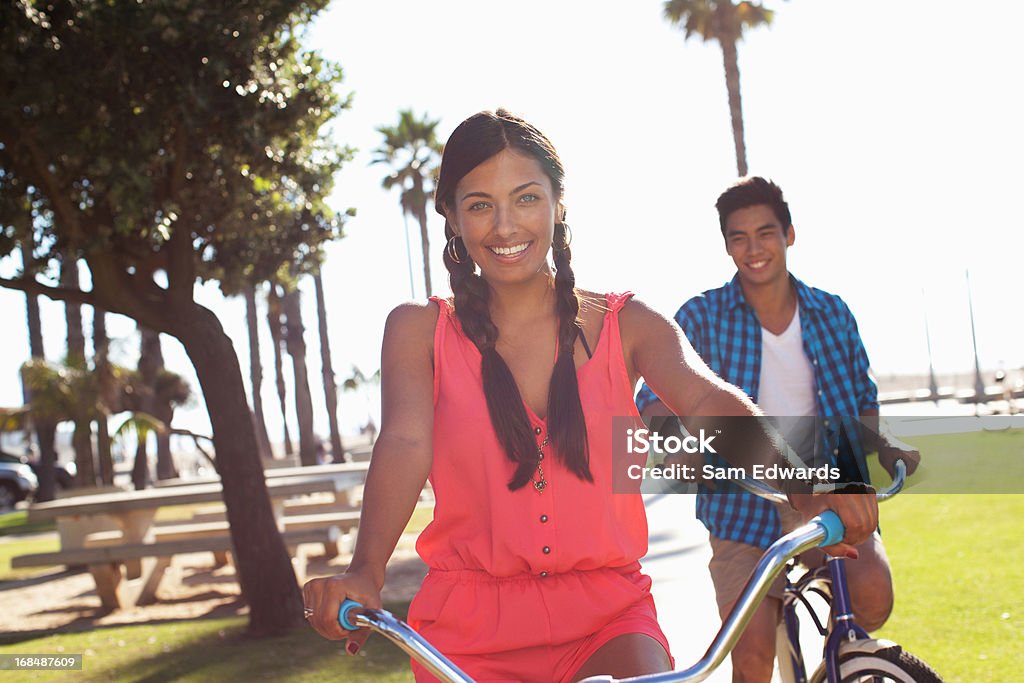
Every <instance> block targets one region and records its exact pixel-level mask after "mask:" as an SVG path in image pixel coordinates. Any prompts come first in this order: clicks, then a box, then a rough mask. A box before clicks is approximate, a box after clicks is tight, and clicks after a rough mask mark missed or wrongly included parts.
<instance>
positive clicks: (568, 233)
mask: <svg viewBox="0 0 1024 683" xmlns="http://www.w3.org/2000/svg"><path fill="white" fill-rule="evenodd" d="M555 225H561V226H562V245H561V246H560V247H558V249H568V248H569V245H571V244H572V228H570V227H569V224H568V223H566V222H565V221H562V222H561V223H556V224H555Z"/></svg>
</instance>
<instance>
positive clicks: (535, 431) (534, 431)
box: [533, 427, 541, 436]
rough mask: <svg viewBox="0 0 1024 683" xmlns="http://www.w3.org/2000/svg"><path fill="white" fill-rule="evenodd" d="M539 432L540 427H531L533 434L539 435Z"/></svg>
mask: <svg viewBox="0 0 1024 683" xmlns="http://www.w3.org/2000/svg"><path fill="white" fill-rule="evenodd" d="M540 432H541V429H540V427H534V428H533V433H534V434H537V435H538V436H539V435H540Z"/></svg>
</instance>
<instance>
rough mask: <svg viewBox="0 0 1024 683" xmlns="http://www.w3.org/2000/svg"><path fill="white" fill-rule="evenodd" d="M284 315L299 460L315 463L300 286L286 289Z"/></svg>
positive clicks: (314, 440)
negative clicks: (290, 366)
mask: <svg viewBox="0 0 1024 683" xmlns="http://www.w3.org/2000/svg"><path fill="white" fill-rule="evenodd" d="M283 304H284V317H285V345H286V348H287V349H288V355H289V356H291V359H292V371H293V372H294V374H295V414H296V417H297V418H298V422H299V462H300V463H302V464H303V465H315V464H317V462H316V453H317V446H318V443H317V441H318V440H317V437H316V434H315V433H314V431H313V397H312V396H311V395H310V392H309V372H308V371H307V369H306V342H305V340H303V338H302V335H303V332H304V331H305V330H304V328H303V325H302V299H301V294H300V293H299V288H298V287H296V288H295V289H293V290H292V291H290V292H286V293H285V295H284V299H283Z"/></svg>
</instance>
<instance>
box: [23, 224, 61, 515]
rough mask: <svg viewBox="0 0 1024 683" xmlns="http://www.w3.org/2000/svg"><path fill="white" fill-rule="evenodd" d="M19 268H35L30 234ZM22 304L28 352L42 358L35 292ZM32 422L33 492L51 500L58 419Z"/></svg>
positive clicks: (25, 386)
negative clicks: (35, 462)
mask: <svg viewBox="0 0 1024 683" xmlns="http://www.w3.org/2000/svg"><path fill="white" fill-rule="evenodd" d="M21 257H22V264H23V265H22V271H23V272H24V273H25V274H26V275H27V274H29V273H31V272H32V271H33V269H34V268H35V258H34V254H33V244H32V238H31V237H28V238H26V239H25V240H23V241H22V243H21ZM25 306H26V313H27V318H28V346H29V355H30V356H31V357H32V358H33V359H34V360H36V361H42V360H43V358H44V355H45V354H44V353H43V322H42V318H41V316H40V314H39V299H38V298H37V297H36V295H35V294H29V293H28V292H26V293H25ZM22 386H23V390H24V396H25V405H31V404H32V402H33V401H32V398H33V397H32V389H31V387H30V386H29V383H28V382H27V381H26V379H25V377H24V375H23V376H22ZM32 426H33V427H34V428H35V432H36V440H37V441H38V442H39V490H38V491H37V492H36V500H37V501H38V502H46V501H48V500H53V499H54V496H55V495H56V490H57V489H56V487H57V478H56V477H57V471H56V467H57V449H56V446H55V444H54V441H55V439H54V436H55V434H56V430H57V423H56V422H53V421H51V420H47V419H43V418H42V417H40V416H36V415H32Z"/></svg>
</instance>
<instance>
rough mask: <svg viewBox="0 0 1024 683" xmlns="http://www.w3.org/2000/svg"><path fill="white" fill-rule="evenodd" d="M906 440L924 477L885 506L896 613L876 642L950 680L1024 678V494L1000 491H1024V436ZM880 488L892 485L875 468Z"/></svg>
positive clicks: (981, 434)
mask: <svg viewBox="0 0 1024 683" xmlns="http://www.w3.org/2000/svg"><path fill="white" fill-rule="evenodd" d="M907 441H908V442H909V443H911V444H912V445H913V446H915V447H916V448H918V449H919V450H920V451H921V454H922V463H923V470H922V474H921V476H914V477H911V479H910V485H909V486H908V487H907V488H906V489H905V490H904V492H903V493H902V494H900V495H899V496H897V497H896V498H894V499H893V500H891V501H889V502H887V503H884V504H883V505H882V507H881V516H882V533H883V538H884V539H885V547H886V550H887V552H888V554H889V561H890V563H891V564H892V567H893V573H894V577H895V582H896V606H895V609H894V610H893V615H892V617H891V618H890V619H889V622H888V623H887V624H886V625H885V627H884V628H883V629H882V630H881V631H880V632H879V633H878V634H877V635H878V636H879V637H883V638H889V639H891V640H895V641H897V642H899V643H900V644H902V645H903V646H904V647H905V648H906V649H907V650H908V651H910V652H912V653H914V654H915V655H917V656H919V657H921V658H922V659H924V660H925V661H926V662H928V663H929V664H931V665H932V667H933V668H935V670H936V671H938V672H939V673H940V674H941V675H942V676H943V677H944V678H945V679H946V680H947V681H965V682H966V681H970V682H972V683H973V682H975V681H1007V680H1012V679H1013V678H1014V677H1015V676H1017V675H1018V674H1014V673H1012V672H1019V671H1021V670H1022V669H1024V550H1022V545H1021V539H1022V538H1024V495H1021V494H1019V493H1017V494H1016V495H1015V494H1013V493H995V491H1006V492H1020V491H1024V431H1022V430H1006V431H997V432H984V431H982V432H969V433H962V434H944V435H932V436H922V437H915V438H910V439H907ZM872 480H873V481H875V482H879V483H880V484H882V483H884V482H887V481H888V477H887V475H885V474H884V473H881V469H880V468H877V462H872ZM972 491H981V493H971V492H972ZM930 492H934V493H930Z"/></svg>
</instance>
